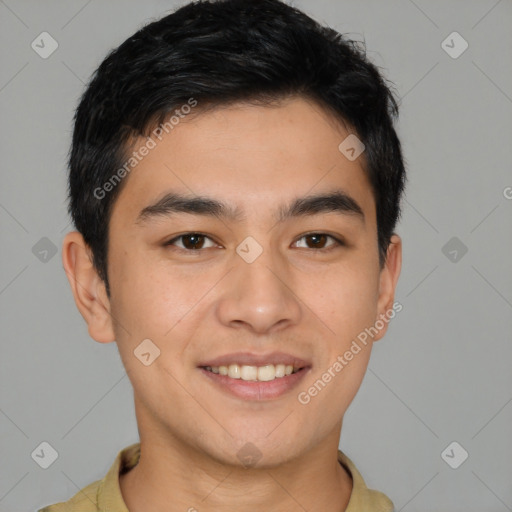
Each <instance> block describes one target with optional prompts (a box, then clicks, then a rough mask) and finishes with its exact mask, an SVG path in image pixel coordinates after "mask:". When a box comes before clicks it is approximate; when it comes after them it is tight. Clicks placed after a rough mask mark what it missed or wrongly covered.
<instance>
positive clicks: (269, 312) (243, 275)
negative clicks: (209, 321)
mask: <svg viewBox="0 0 512 512" xmlns="http://www.w3.org/2000/svg"><path fill="white" fill-rule="evenodd" d="M234 258H235V263H234V264H235V266H234V268H233V269H232V270H231V271H230V272H229V273H228V275H227V276H226V279H225V280H223V289H222V293H221V295H220V298H219V301H218V304H217V315H218V318H219V320H220V322H221V323H222V324H223V325H225V326H228V327H231V328H233V327H234V328H239V329H241V328H245V329H249V330H250V331H251V332H253V333H255V334H271V333H272V332H274V331H278V330H281V329H285V328H286V327H289V326H292V325H296V324H297V323H298V322H299V321H300V318H301V314H302V308H301V301H300V299H299V297H298V296H297V295H296V293H297V291H296V290H294V287H296V286H294V283H293V277H292V276H291V273H290V271H289V269H287V267H286V263H285V262H283V261H282V258H280V257H279V255H272V254H271V253H270V250H264V251H263V253H262V254H261V255H260V256H259V257H258V258H257V259H256V260H255V261H253V262H252V263H248V262H246V261H244V260H243V259H242V258H240V257H239V256H238V255H235V256H234Z"/></svg>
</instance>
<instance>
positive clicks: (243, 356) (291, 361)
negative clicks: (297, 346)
mask: <svg viewBox="0 0 512 512" xmlns="http://www.w3.org/2000/svg"><path fill="white" fill-rule="evenodd" d="M230 364H238V365H245V366H264V365H267V364H273V365H276V364H285V365H292V366H293V367H294V368H297V369H299V368H304V367H306V366H311V363H310V362H308V361H306V360H305V359H302V358H300V357H297V356H294V355H292V354H287V353H285V352H271V353H269V354H253V353H251V352H233V353H231V354H225V355H222V356H218V357H216V358H214V359H209V360H207V361H204V362H201V363H200V364H198V366H199V367H203V366H229V365H230Z"/></svg>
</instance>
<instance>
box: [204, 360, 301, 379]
mask: <svg viewBox="0 0 512 512" xmlns="http://www.w3.org/2000/svg"><path fill="white" fill-rule="evenodd" d="M206 369H207V370H208V371H210V372H212V373H217V374H219V375H225V376H228V377H231V378H232V379H242V380H249V381H261V382H268V381H271V380H274V379H276V378H282V377H285V376H288V375H291V374H292V373H296V372H298V371H299V368H295V369H294V367H293V365H291V364H287V365H284V364H276V365H273V364H267V365H264V366H249V365H239V364H230V365H229V366H206Z"/></svg>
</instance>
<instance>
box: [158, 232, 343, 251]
mask: <svg viewBox="0 0 512 512" xmlns="http://www.w3.org/2000/svg"><path fill="white" fill-rule="evenodd" d="M190 235H197V236H201V237H205V238H208V239H209V240H211V241H212V242H214V240H213V239H212V238H211V237H210V236H208V235H206V234H205V233H200V232H197V231H191V232H189V233H183V234H182V235H179V236H176V237H174V238H172V239H171V240H169V241H168V242H165V243H164V246H165V247H169V246H173V244H174V243H175V242H176V241H177V240H179V239H180V238H184V237H186V236H190ZM313 235H324V236H326V237H327V238H330V239H331V240H334V242H335V243H334V244H332V245H330V246H329V247H327V248H321V249H315V248H309V247H305V249H310V250H312V251H316V252H324V253H327V252H330V251H332V250H334V249H337V248H339V247H344V246H346V244H345V242H343V240H341V239H339V238H337V237H335V236H333V235H329V234H328V233H322V232H320V231H313V232H310V233H306V234H304V235H302V236H301V237H300V238H298V239H297V240H296V242H298V241H299V240H302V239H303V238H306V237H308V236H313ZM173 249H175V250H178V251H183V252H188V253H200V252H201V251H203V250H204V249H186V248H185V249H184V248H182V247H173ZM207 249H210V247H207Z"/></svg>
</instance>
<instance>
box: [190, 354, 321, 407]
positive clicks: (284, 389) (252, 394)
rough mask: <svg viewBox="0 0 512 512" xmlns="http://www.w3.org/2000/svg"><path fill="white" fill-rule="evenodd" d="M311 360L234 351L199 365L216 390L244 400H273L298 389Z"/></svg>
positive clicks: (310, 366)
mask: <svg viewBox="0 0 512 512" xmlns="http://www.w3.org/2000/svg"><path fill="white" fill-rule="evenodd" d="M311 368H312V365H311V363H309V362H307V361H305V360H303V359H300V358H296V357H294V356H291V355H289V354H283V353H273V354H269V355H267V356H264V355H254V354H248V353H238V354H231V355H228V356H222V357H219V358H217V359H214V360H211V361H206V362H205V363H201V364H200V365H199V366H198V369H199V370H200V371H201V373H202V374H203V375H204V376H205V377H207V378H208V379H209V382H211V383H212V384H213V385H214V386H215V388H216V389H217V390H220V391H223V392H225V393H228V394H229V395H231V396H235V397H237V398H241V399H243V400H271V399H276V398H279V397H281V396H282V395H284V394H286V393H288V392H290V391H291V390H292V389H293V388H295V387H296V386H297V385H298V383H299V382H300V381H301V380H302V379H303V378H304V377H305V375H306V374H307V373H309V371H310V370H311Z"/></svg>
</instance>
